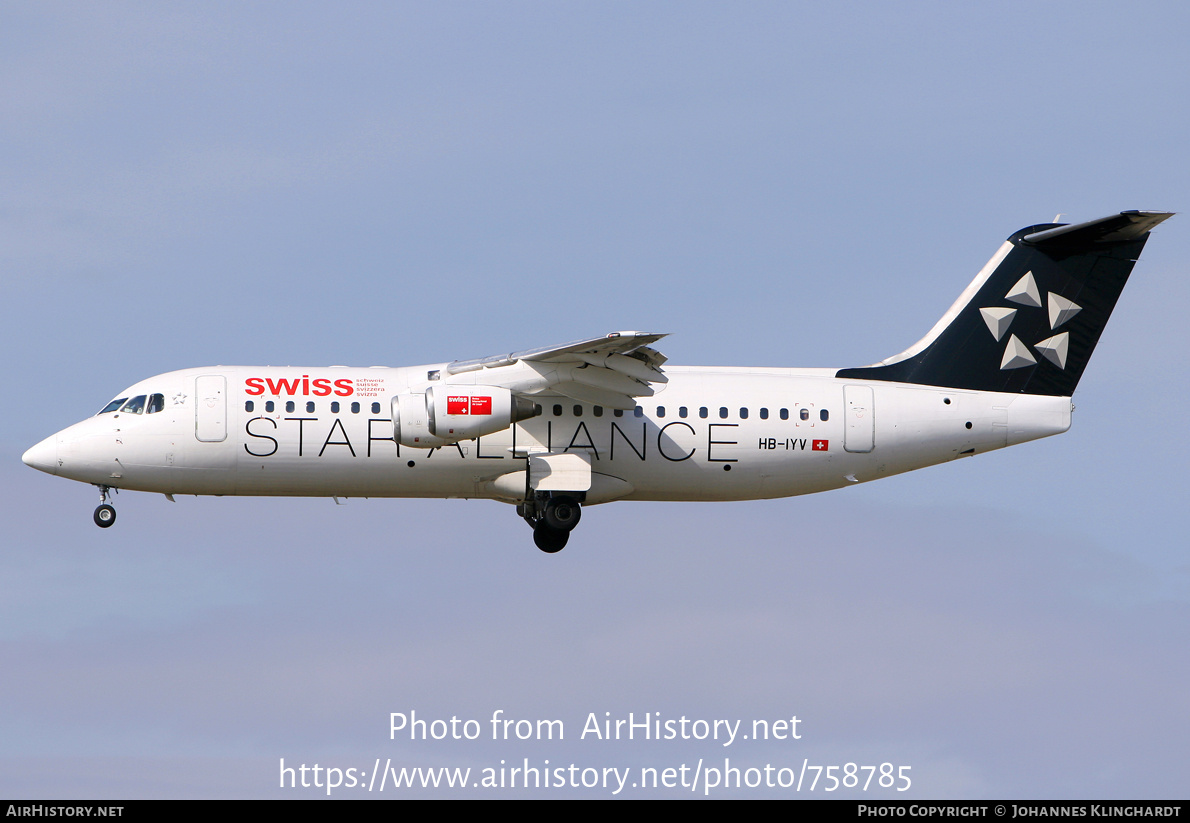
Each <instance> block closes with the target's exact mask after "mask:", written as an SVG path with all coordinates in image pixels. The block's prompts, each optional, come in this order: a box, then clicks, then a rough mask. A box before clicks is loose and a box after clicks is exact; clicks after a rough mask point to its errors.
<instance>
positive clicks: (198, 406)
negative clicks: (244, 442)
mask: <svg viewBox="0 0 1190 823" xmlns="http://www.w3.org/2000/svg"><path fill="white" fill-rule="evenodd" d="M194 436H195V437H197V438H198V439H199V440H200V441H202V442H203V443H222V442H223V441H224V440H226V439H227V379H226V378H225V377H224V376H223V375H221V374H204V375H202V376H201V377H196V378H195V379H194Z"/></svg>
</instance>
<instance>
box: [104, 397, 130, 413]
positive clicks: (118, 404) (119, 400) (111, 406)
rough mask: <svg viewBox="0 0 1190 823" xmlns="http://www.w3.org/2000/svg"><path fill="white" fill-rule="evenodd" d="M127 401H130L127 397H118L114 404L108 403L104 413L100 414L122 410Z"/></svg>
mask: <svg viewBox="0 0 1190 823" xmlns="http://www.w3.org/2000/svg"><path fill="white" fill-rule="evenodd" d="M127 399H128V398H127V397H117V398H116V399H115V400H113V401H112V402H110V403H108V404H107V405H106V406H104V407H103V410H102V411H100V412H99V413H100V414H107V413H108V412H114V411H115V410H116V409H118V408H120V407H121V406H123V405H124V401H125V400H127Z"/></svg>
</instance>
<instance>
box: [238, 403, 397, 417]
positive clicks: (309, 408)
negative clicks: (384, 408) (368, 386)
mask: <svg viewBox="0 0 1190 823" xmlns="http://www.w3.org/2000/svg"><path fill="white" fill-rule="evenodd" d="M343 405H344V404H342V403H340V402H339V401H338V400H332V401H331V414H338V413H339V412H340V410H341V409H342V407H343ZM350 408H351V413H352V414H359V413H360V411H362V406H361V405H360V403H359V401H353V402H352V403H351V404H350ZM276 410H277V403H276V402H275V401H273V400H266V401H264V412H265V414H272V413H273V412H275V411H276ZM317 410H318V404H317V403H315V402H314V401H313V400H307V401H306V414H314V412H315V411H317ZM371 410H372V414H380V404H379V403H373V404H372V409H371ZM244 411H246V412H254V411H256V402H255V401H253V400H245V401H244ZM295 411H297V404H296V403H295V402H294V401H292V400H286V401H285V413H286V414H293V413H294V412H295Z"/></svg>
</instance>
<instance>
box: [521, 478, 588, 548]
mask: <svg viewBox="0 0 1190 823" xmlns="http://www.w3.org/2000/svg"><path fill="white" fill-rule="evenodd" d="M516 510H517V514H519V515H520V516H521V517H523V518H525V522H526V523H528V524H529V525H530V526H532V527H533V542H534V544H536V546H537V548H539V549H541V550H542V551H543V552H546V553H547V554H553V553H555V552H560V551H562V549H564V548H566V541H568V540H569V539H570V532H571V531H572V530H573V529H574V527H575V526H577V525H578V521H579V518H580V517H582V514H583V510H582V505H581V504H580V503H579V501H578V500H576V499H574V498H573V497H569V496H567V495H557V496H554V495H553V494H552V493H551V492H535V493H534V494H533V496H532V497H531V498H529V499H528V500H526V501H525V502H524V503H521V504H520V505H519V506H517V507H516Z"/></svg>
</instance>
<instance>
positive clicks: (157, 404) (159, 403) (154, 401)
mask: <svg viewBox="0 0 1190 823" xmlns="http://www.w3.org/2000/svg"><path fill="white" fill-rule="evenodd" d="M164 408H165V395H163V394H152V395H149V405H148V406H147V407H145V414H154V413H155V412H159V411H161V410H162V409H164Z"/></svg>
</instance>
